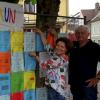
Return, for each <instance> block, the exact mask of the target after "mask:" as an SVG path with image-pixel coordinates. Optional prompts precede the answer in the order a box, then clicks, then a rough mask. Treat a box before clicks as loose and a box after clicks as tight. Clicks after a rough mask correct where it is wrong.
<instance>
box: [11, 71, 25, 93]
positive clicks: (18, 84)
mask: <svg viewBox="0 0 100 100" xmlns="http://www.w3.org/2000/svg"><path fill="white" fill-rule="evenodd" d="M23 90H24V76H23V72H14V73H11V93H15V92H20V91H23Z"/></svg>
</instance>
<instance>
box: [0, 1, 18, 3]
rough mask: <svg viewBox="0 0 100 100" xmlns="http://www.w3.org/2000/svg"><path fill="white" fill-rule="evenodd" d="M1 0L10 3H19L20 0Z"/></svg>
mask: <svg viewBox="0 0 100 100" xmlns="http://www.w3.org/2000/svg"><path fill="white" fill-rule="evenodd" d="M0 1H3V2H8V3H18V2H19V0H0Z"/></svg>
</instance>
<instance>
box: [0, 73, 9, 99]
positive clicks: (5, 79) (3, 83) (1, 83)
mask: <svg viewBox="0 0 100 100" xmlns="http://www.w3.org/2000/svg"><path fill="white" fill-rule="evenodd" d="M5 94H10V74H0V95H5ZM0 100H1V99H0Z"/></svg>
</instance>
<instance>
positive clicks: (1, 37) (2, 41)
mask: <svg viewBox="0 0 100 100" xmlns="http://www.w3.org/2000/svg"><path fill="white" fill-rule="evenodd" d="M9 50H10V32H9V31H0V52H7V51H9Z"/></svg>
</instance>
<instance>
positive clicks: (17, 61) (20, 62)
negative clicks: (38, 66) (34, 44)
mask: <svg viewBox="0 0 100 100" xmlns="http://www.w3.org/2000/svg"><path fill="white" fill-rule="evenodd" d="M11 71H12V72H18V71H24V59H23V53H21V52H19V53H18V52H12V53H11Z"/></svg>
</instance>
